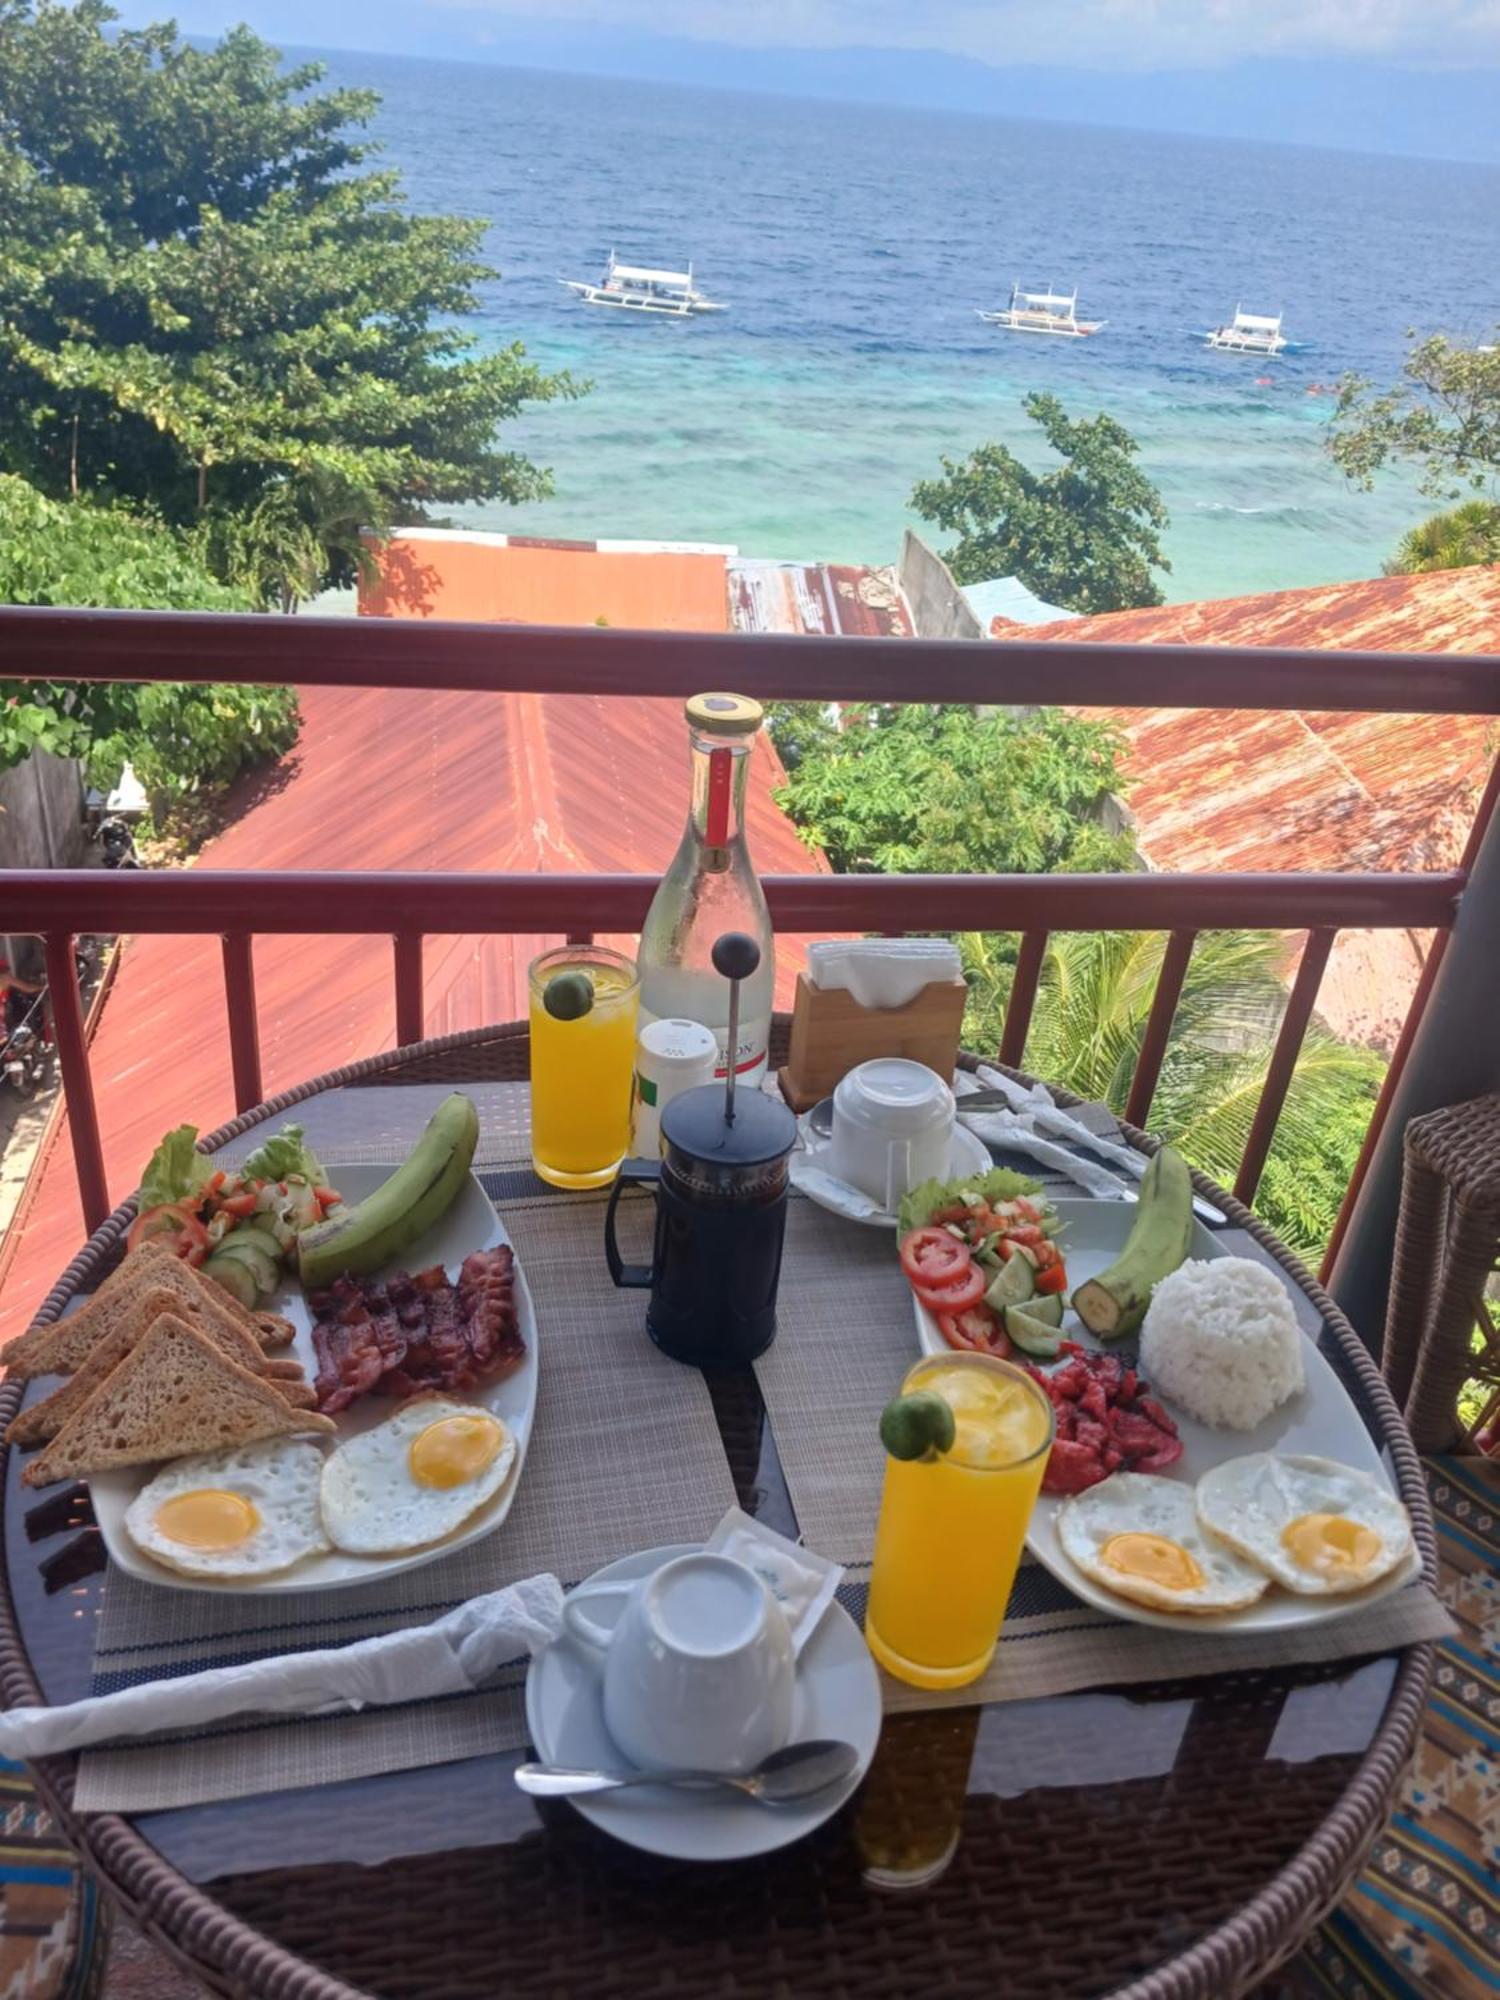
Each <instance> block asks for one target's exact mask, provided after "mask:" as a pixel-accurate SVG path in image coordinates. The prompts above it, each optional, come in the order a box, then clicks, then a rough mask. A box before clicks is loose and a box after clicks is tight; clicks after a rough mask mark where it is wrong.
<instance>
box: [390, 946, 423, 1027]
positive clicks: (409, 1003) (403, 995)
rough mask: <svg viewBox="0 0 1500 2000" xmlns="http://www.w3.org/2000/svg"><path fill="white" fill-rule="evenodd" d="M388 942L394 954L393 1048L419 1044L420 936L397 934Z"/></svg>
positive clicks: (420, 1008)
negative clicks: (394, 1046) (392, 947)
mask: <svg viewBox="0 0 1500 2000" xmlns="http://www.w3.org/2000/svg"><path fill="white" fill-rule="evenodd" d="M391 943H392V944H393V946H394V947H395V954H396V1045H397V1047H398V1048H405V1047H407V1046H408V1044H409V1043H411V1042H420V1041H421V1039H422V1035H423V1032H424V1027H425V1022H426V1008H425V1006H424V1004H423V999H422V933H421V932H420V931H397V932H396V935H395V936H394V937H393V938H392V940H391Z"/></svg>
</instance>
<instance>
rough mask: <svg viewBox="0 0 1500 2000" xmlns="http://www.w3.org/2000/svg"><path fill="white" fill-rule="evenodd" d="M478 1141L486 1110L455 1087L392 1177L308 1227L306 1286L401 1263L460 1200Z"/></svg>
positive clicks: (303, 1248)
mask: <svg viewBox="0 0 1500 2000" xmlns="http://www.w3.org/2000/svg"><path fill="white" fill-rule="evenodd" d="M478 1144H479V1113H478V1112H477V1111H476V1110H475V1109H474V1105H473V1103H472V1101H471V1100H470V1099H469V1098H467V1097H465V1096H463V1095H462V1093H461V1092H459V1091H455V1092H454V1093H453V1095H452V1096H451V1097H445V1098H444V1099H443V1101H442V1103H441V1104H440V1105H439V1106H438V1108H437V1110H436V1111H434V1112H433V1114H432V1116H431V1118H429V1119H428V1121H427V1128H426V1130H425V1131H424V1132H423V1134H422V1136H421V1138H420V1139H418V1141H417V1143H416V1145H415V1146H413V1147H412V1149H411V1151H410V1153H409V1154H408V1155H407V1157H406V1159H405V1160H403V1162H402V1163H401V1165H400V1166H399V1167H397V1169H396V1171H395V1172H394V1173H393V1174H392V1175H391V1177H390V1179H389V1180H388V1181H382V1182H381V1184H380V1186H379V1187H378V1188H376V1190H375V1192H374V1193H373V1194H367V1195H366V1196H365V1198H364V1200H363V1201H361V1202H358V1203H356V1205H355V1206H354V1207H353V1208H347V1209H345V1210H344V1211H343V1212H342V1213H341V1214H339V1215H331V1216H329V1217H328V1218H327V1219H326V1220H325V1221H323V1222H317V1223H314V1224H313V1226H312V1227H311V1228H310V1229H304V1230H303V1231H302V1233H301V1235H300V1236H299V1237H298V1238H297V1268H298V1270H299V1272H300V1274H301V1277H302V1284H303V1288H304V1289H305V1290H307V1291H310V1292H315V1291H318V1290H320V1289H321V1288H322V1287H323V1286H324V1285H327V1284H330V1283H331V1282H332V1281H333V1279H335V1278H337V1277H341V1276H342V1275H343V1273H344V1272H346V1271H347V1272H349V1273H351V1274H352V1275H353V1276H354V1277H364V1276H367V1275H368V1273H370V1272H371V1271H378V1270H379V1269H380V1267H381V1265H382V1264H390V1263H394V1262H395V1260H396V1259H397V1258H398V1257H399V1256H401V1254H402V1252H403V1251H405V1250H407V1249H409V1248H410V1247H411V1245H412V1244H413V1243H415V1242H416V1240H417V1238H418V1237H419V1236H420V1235H421V1234H422V1232H423V1231H424V1230H427V1229H430V1228H431V1227H432V1225H433V1224H434V1223H435V1222H436V1221H437V1220H438V1219H439V1218H440V1217H441V1216H443V1215H445V1214H446V1213H447V1212H448V1210H449V1209H450V1208H451V1207H452V1206H453V1204H454V1202H455V1201H456V1200H457V1199H458V1191H459V1189H460V1188H461V1187H462V1186H463V1184H464V1182H465V1181H466V1180H467V1179H468V1175H469V1168H470V1166H471V1164H472V1162H473V1159H474V1149H475V1148H476V1146H477V1145H478Z"/></svg>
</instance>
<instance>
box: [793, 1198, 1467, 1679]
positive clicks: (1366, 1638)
mask: <svg viewBox="0 0 1500 2000" xmlns="http://www.w3.org/2000/svg"><path fill="white" fill-rule="evenodd" d="M1242 1233H1243V1232H1238V1231H1236V1232H1231V1239H1230V1240H1231V1247H1233V1248H1234V1249H1236V1250H1238V1249H1239V1247H1240V1246H1239V1244H1238V1242H1237V1241H1234V1238H1237V1237H1238V1236H1239V1235H1241V1234H1242ZM1249 1241H1250V1239H1249V1238H1248V1237H1246V1238H1245V1242H1246V1243H1247V1244H1248V1243H1249ZM777 1329H778V1330H777V1337H776V1341H775V1344H774V1346H772V1347H771V1348H769V1349H768V1350H767V1352H766V1353H765V1354H763V1355H762V1356H761V1358H760V1360H759V1361H757V1362H756V1364H755V1372H756V1375H757V1377H758V1379H759V1381H760V1387H761V1394H762V1396H763V1397H764V1398H765V1403H766V1408H767V1411H768V1412H769V1414H770V1419H771V1429H772V1431H773V1433H774V1435H775V1438H776V1445H777V1450H778V1451H779V1453H780V1455H781V1463H782V1469H783V1471H784V1472H785V1474H786V1481H787V1487H788V1490H789V1491H790V1493H791V1496H792V1505H793V1507H794V1508H795V1509H796V1513H797V1520H798V1523H799V1525H800V1526H801V1529H802V1534H803V1538H804V1539H805V1540H806V1541H807V1542H808V1544H809V1545H810V1546H811V1547H813V1548H815V1549H818V1550H821V1551H822V1553H824V1554H825V1555H830V1556H833V1557H834V1558H835V1559H836V1560H837V1561H839V1562H841V1563H843V1564H844V1565H845V1567H846V1569H847V1571H848V1579H847V1581H846V1583H845V1586H844V1598H845V1602H846V1604H847V1606H848V1608H849V1610H850V1611H851V1612H853V1613H854V1614H855V1615H857V1616H862V1614H863V1598H864V1587H865V1586H866V1585H867V1584H868V1581H869V1574H870V1568H869V1565H870V1556H871V1553H872V1550H873V1548H874V1538H875V1520H876V1515H877V1513H878V1510H879V1506H880V1488H881V1481H882V1479H883V1477H884V1465H885V1458H884V1453H883V1452H882V1450H881V1445H880V1438H879V1432H878V1424H879V1418H880V1412H881V1410H882V1409H883V1408H884V1406H885V1404H886V1402H887V1401H888V1400H889V1398H890V1397H891V1396H893V1395H895V1393H896V1392H897V1390H898V1389H899V1388H900V1386H901V1382H902V1378H903V1377H904V1376H905V1374H906V1371H907V1369H909V1368H910V1367H911V1365H912V1363H913V1362H914V1361H915V1360H916V1359H917V1358H918V1355H919V1352H920V1350H919V1348H918V1345H917V1332H916V1324H915V1319H914V1316H913V1312H912V1301H911V1293H910V1290H909V1288H908V1286H907V1284H906V1281H905V1279H904V1278H903V1277H902V1275H901V1272H900V1268H899V1266H898V1265H897V1262H896V1255H895V1241H894V1238H893V1236H892V1235H891V1233H890V1232H889V1231H884V1230H878V1229H865V1228H860V1227H858V1226H857V1225H855V1224H852V1223H849V1222H846V1221H844V1220H842V1219H841V1218H839V1217H837V1216H833V1215H829V1214H828V1213H826V1212H825V1211H824V1210H822V1209H820V1208H817V1207H815V1206H814V1205H813V1204H812V1203H811V1202H808V1201H804V1200H800V1199H798V1200H795V1201H794V1202H793V1203H792V1205H791V1209H790V1211H789V1213H788V1217H787V1244H786V1258H785V1263H784V1265H783V1269H782V1279H781V1297H780V1306H779V1310H778V1315H777ZM1450 1630H1451V1625H1450V1622H1449V1619H1448V1615H1447V1613H1446V1612H1445V1611H1444V1610H1443V1608H1442V1606H1441V1605H1440V1604H1439V1603H1438V1601H1437V1599H1436V1597H1435V1596H1434V1595H1433V1594H1432V1592H1431V1591H1430V1590H1428V1589H1427V1588H1426V1586H1425V1585H1422V1584H1413V1585H1412V1586H1410V1587H1409V1588H1408V1589H1406V1590H1403V1591H1400V1592H1398V1593H1397V1594H1396V1595H1394V1596H1393V1597H1390V1598H1387V1599H1386V1600H1385V1601H1384V1602H1383V1603H1381V1604H1378V1605H1373V1606H1371V1607H1370V1608H1369V1609H1368V1610H1367V1611H1357V1612H1351V1613H1350V1614H1349V1615H1348V1616H1347V1617H1345V1618H1340V1619H1336V1620H1333V1621H1331V1622H1329V1623H1325V1624H1322V1625H1314V1626H1299V1627H1297V1628H1295V1629H1293V1630H1289V1631H1283V1632H1264V1633H1255V1634H1247V1635H1245V1636H1244V1637H1243V1638H1238V1637H1237V1638H1227V1637H1220V1636H1218V1635H1207V1634H1196V1633H1192V1632H1180V1633H1179V1632H1163V1631H1160V1630H1157V1629H1155V1628H1153V1627H1147V1626H1142V1625H1133V1624H1127V1623H1125V1622H1124V1621H1123V1620H1120V1619H1116V1618H1110V1617H1108V1616H1106V1615H1105V1614H1103V1613H1101V1612H1099V1611H1096V1610H1094V1609H1093V1607H1092V1606H1089V1605H1085V1604H1083V1603H1081V1602H1080V1600H1079V1599H1077V1598H1075V1597H1074V1596H1073V1595H1072V1593H1071V1592H1070V1591H1068V1590H1067V1589H1066V1588H1065V1587H1064V1586H1063V1585H1062V1584H1060V1583H1059V1582H1058V1581H1057V1580H1056V1579H1055V1578H1054V1577H1053V1576H1052V1575H1051V1573H1050V1572H1049V1571H1047V1570H1045V1569H1043V1568H1042V1566H1041V1565H1040V1564H1039V1563H1035V1562H1031V1561H1025V1562H1023V1563H1022V1566H1021V1570H1020V1573H1019V1575H1018V1576H1017V1579H1016V1587H1015V1590H1014V1593H1013V1594H1012V1598H1011V1604H1010V1609H1009V1611H1008V1613H1007V1615H1006V1621H1005V1627H1004V1631H1003V1634H1002V1637H1001V1643H1000V1647H999V1649H998V1651H997V1653H996V1656H995V1661H994V1664H993V1665H992V1666H991V1667H990V1669H989V1671H988V1672H987V1673H986V1674H985V1675H984V1676H983V1678H982V1679H980V1680H979V1681H978V1682H976V1683H975V1684H974V1685H973V1686H971V1687H969V1688H964V1689H960V1690H957V1691H955V1692H954V1693H952V1694H941V1693H929V1692H927V1691H925V1690H921V1689H917V1688H910V1687H906V1686H904V1685H903V1684H901V1683H898V1682H896V1681H894V1680H892V1679H890V1678H889V1677H888V1676H883V1683H884V1692H885V1705H886V1707H887V1708H888V1709H906V1708H940V1707H946V1706H949V1705H951V1704H953V1703H957V1702H964V1701H976V1700H977V1701H982V1702H993V1701H1019V1700H1025V1699H1029V1698H1031V1697H1035V1696H1039V1695H1047V1694H1064V1693H1068V1692H1071V1691H1073V1690H1076V1689H1079V1688H1087V1687H1103V1686H1107V1685H1114V1684H1123V1683H1127V1682H1134V1681H1155V1680H1169V1679H1176V1678H1178V1677H1187V1676H1191V1675H1195V1674H1210V1673H1232V1672H1236V1671H1240V1670H1244V1669H1248V1668H1265V1667H1278V1666H1290V1665H1295V1664H1298V1663H1308V1662H1321V1661H1327V1660H1337V1659H1344V1658H1351V1657H1355V1656H1358V1655H1360V1654H1366V1653H1379V1652H1384V1651H1386V1650H1387V1649H1389V1648H1391V1647H1394V1646H1406V1645H1412V1644H1414V1643H1416V1642H1417V1641H1419V1640H1425V1639H1437V1638H1441V1637H1443V1636H1444V1635H1445V1634H1446V1633H1447V1632H1448V1631H1450Z"/></svg>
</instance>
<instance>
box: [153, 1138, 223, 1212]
mask: <svg viewBox="0 0 1500 2000" xmlns="http://www.w3.org/2000/svg"><path fill="white" fill-rule="evenodd" d="M197 1137H198V1128H197V1126H196V1125H179V1126H177V1128H176V1129H175V1130H174V1131H171V1132H169V1133H168V1134H167V1136H166V1138H165V1139H163V1140H162V1142H161V1144H160V1145H159V1146H158V1147H157V1149H156V1151H155V1152H154V1153H153V1154H152V1155H151V1158H150V1159H149V1160H148V1161H147V1162H146V1171H145V1172H144V1173H143V1174H142V1175H141V1202H140V1205H141V1210H142V1213H144V1212H145V1210H146V1209H148V1208H157V1207H159V1206H160V1205H161V1203H162V1202H164V1201H188V1200H190V1199H191V1197H192V1196H194V1195H196V1194H197V1193H199V1191H200V1190H201V1189H202V1187H203V1184H204V1182H205V1181H207V1180H208V1178H209V1176H210V1175H211V1174H212V1173H213V1171H214V1169H213V1163H212V1162H211V1161H210V1160H209V1159H208V1158H207V1156H206V1155H205V1154H203V1153H199V1152H197V1151H195V1150H194V1147H195V1142H196V1140H197Z"/></svg>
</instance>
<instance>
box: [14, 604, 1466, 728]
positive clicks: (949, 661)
mask: <svg viewBox="0 0 1500 2000" xmlns="http://www.w3.org/2000/svg"><path fill="white" fill-rule="evenodd" d="M0 652H3V653H4V654H5V655H6V656H7V658H8V659H10V660H11V661H13V662H14V664H13V665H12V666H11V667H10V668H9V671H10V672H12V673H15V672H18V671H24V672H25V673H27V674H28V675H34V676H36V677H38V678H45V679H48V680H109V681H233V680H242V681H267V682H280V683H287V684H291V685H301V686H304V687H329V686H334V687H408V688H421V689H426V690H431V689H433V688H441V689H461V690H464V691H466V692H474V693H481V692H487V693H523V694H535V693H548V694H592V695H618V696H630V697H632V698H634V697H638V696H641V695H681V696H686V695H691V694H697V693H698V692H700V691H701V690H702V689H703V688H705V687H715V686H728V687H734V688H736V689H739V690H740V691H741V692H743V693H745V694H749V695H754V696H756V697H757V698H759V699H762V700H771V699H778V700H788V701H891V702H909V701H911V700H913V698H914V694H915V696H916V697H919V698H920V699H921V700H922V701H924V702H944V701H952V702H985V703H1005V702H1021V703H1028V702H1033V701H1034V700H1035V698H1036V689H1037V685H1038V681H1039V680H1041V681H1042V682H1043V684H1044V685H1045V686H1046V688H1047V693H1048V698H1049V700H1052V701H1057V702H1068V703H1077V704H1080V705H1083V706H1093V707H1101V708H1113V707H1118V706H1120V705H1122V704H1123V705H1127V706H1130V707H1147V708H1152V707H1161V708H1196V709H1202V708H1230V709H1241V710H1249V709H1336V710H1341V711H1351V712H1361V713H1371V712H1381V713H1388V714H1398V715H1400V714H1406V715H1415V714H1428V715H1430V714H1442V715H1449V714H1452V715H1496V714H1500V660H1497V659H1494V658H1489V657H1486V656H1483V655H1475V654H1454V653H1416V654H1407V653H1377V652H1343V651H1337V652H1336V651H1310V650H1309V651H1297V650H1293V649H1290V648H1281V647H1249V646H1245V647H1228V646H1153V645H1128V646H1127V645H1097V644H1088V643H1080V642H1078V641H1073V640H1047V641H1036V640H1025V639H1019V640H990V641H988V642H986V643H985V644H984V645H983V646H976V645H974V643H973V642H972V641H971V640H930V639H903V640H902V641H901V642H900V643H899V644H898V645H879V644H872V643H871V642H870V641H869V640H868V639H863V638H847V637H843V636H826V635H825V636H819V637H816V638H809V637H805V636H801V635H791V634H786V633H741V632H648V631H623V630H620V629H617V628H595V627H591V626H584V627H571V626H547V625H486V624H462V623H458V622H454V621H448V620H443V619H421V620H415V619H403V618H357V619H356V618H309V617H298V618H273V617H269V616H259V617H257V616H253V615H249V614H243V613H240V614H223V613H209V612H165V613H164V612H147V611H77V610H70V609H66V608H62V607H56V606H46V607H43V606H31V605H14V606H11V605H7V606H5V607H3V608H0ZM22 663H24V667H23V665H22Z"/></svg>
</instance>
